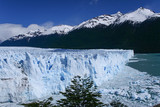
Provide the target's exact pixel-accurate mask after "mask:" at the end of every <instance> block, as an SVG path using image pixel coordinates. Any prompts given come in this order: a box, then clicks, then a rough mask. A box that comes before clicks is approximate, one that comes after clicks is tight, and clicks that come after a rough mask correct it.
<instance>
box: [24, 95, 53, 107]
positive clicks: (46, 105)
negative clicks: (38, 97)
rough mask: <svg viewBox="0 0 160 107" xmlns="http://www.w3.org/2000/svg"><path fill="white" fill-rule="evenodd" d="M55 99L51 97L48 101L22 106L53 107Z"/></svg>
mask: <svg viewBox="0 0 160 107" xmlns="http://www.w3.org/2000/svg"><path fill="white" fill-rule="evenodd" d="M52 100H53V98H52V97H49V98H48V99H46V100H43V101H37V102H32V103H28V104H22V105H24V106H25V107H52V106H53V105H52V104H51V102H52Z"/></svg>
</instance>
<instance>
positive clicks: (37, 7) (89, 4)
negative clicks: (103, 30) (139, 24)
mask: <svg viewBox="0 0 160 107" xmlns="http://www.w3.org/2000/svg"><path fill="white" fill-rule="evenodd" d="M159 5H160V0H0V24H2V23H13V24H22V25H23V26H28V25H30V24H38V25H43V24H44V25H45V24H48V25H49V24H50V25H52V24H53V25H60V24H68V25H77V24H79V23H81V22H82V21H85V20H88V19H90V18H93V17H96V16H99V15H102V14H113V13H116V12H117V11H121V12H122V13H127V12H130V11H134V10H136V9H137V8H139V7H145V8H149V9H152V10H153V11H155V12H160V6H159Z"/></svg>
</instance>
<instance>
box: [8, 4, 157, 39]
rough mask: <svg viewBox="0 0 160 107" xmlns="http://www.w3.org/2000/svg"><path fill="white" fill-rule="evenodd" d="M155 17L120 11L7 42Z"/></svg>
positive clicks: (149, 13)
mask: <svg viewBox="0 0 160 107" xmlns="http://www.w3.org/2000/svg"><path fill="white" fill-rule="evenodd" d="M155 17H160V13H155V12H153V11H152V10H149V9H146V8H143V7H140V8H138V9H137V10H135V11H133V12H130V13H126V14H123V13H121V12H120V11H118V12H117V13H115V14H111V15H107V14H104V15H100V16H97V17H94V18H92V19H89V20H87V21H84V22H82V23H80V24H79V25H77V26H70V25H58V26H53V27H51V28H48V29H37V30H34V31H32V30H31V31H29V32H27V33H25V34H17V36H13V37H11V38H9V39H8V40H14V41H15V40H19V39H23V38H25V37H35V36H41V35H50V34H56V33H57V34H59V35H65V34H68V33H69V32H72V31H73V30H76V29H81V28H94V27H96V26H98V25H105V26H109V25H111V24H121V23H124V22H125V21H129V22H131V23H132V24H135V23H142V22H144V21H145V20H147V19H149V18H155ZM22 35H23V36H22Z"/></svg>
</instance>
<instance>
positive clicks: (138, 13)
mask: <svg viewBox="0 0 160 107" xmlns="http://www.w3.org/2000/svg"><path fill="white" fill-rule="evenodd" d="M153 17H160V14H159V13H154V12H153V11H152V10H149V9H146V8H143V7H140V8H138V9H137V10H135V11H133V12H130V13H126V14H122V13H121V12H117V13H116V14H112V15H101V16H98V17H95V18H93V19H90V20H87V21H85V22H82V23H81V24H79V25H78V26H76V27H75V28H76V29H79V28H84V27H85V28H94V27H96V26H97V25H106V26H109V25H111V24H120V23H123V22H125V21H131V22H132V23H133V24H134V23H141V22H143V21H145V20H147V19H149V18H153Z"/></svg>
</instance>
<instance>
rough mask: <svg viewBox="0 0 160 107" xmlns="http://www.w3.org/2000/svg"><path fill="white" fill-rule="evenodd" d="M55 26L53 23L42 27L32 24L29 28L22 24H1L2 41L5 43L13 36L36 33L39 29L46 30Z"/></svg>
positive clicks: (0, 38) (0, 35)
mask: <svg viewBox="0 0 160 107" xmlns="http://www.w3.org/2000/svg"><path fill="white" fill-rule="evenodd" d="M52 26H53V23H52V22H47V23H44V24H42V25H37V24H31V25H29V26H28V27H23V26H22V25H20V24H10V23H5V24H0V41H5V40H7V39H9V38H11V37H13V36H17V35H19V34H24V33H27V32H29V31H34V30H37V29H40V30H44V29H48V28H50V27H52Z"/></svg>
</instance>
